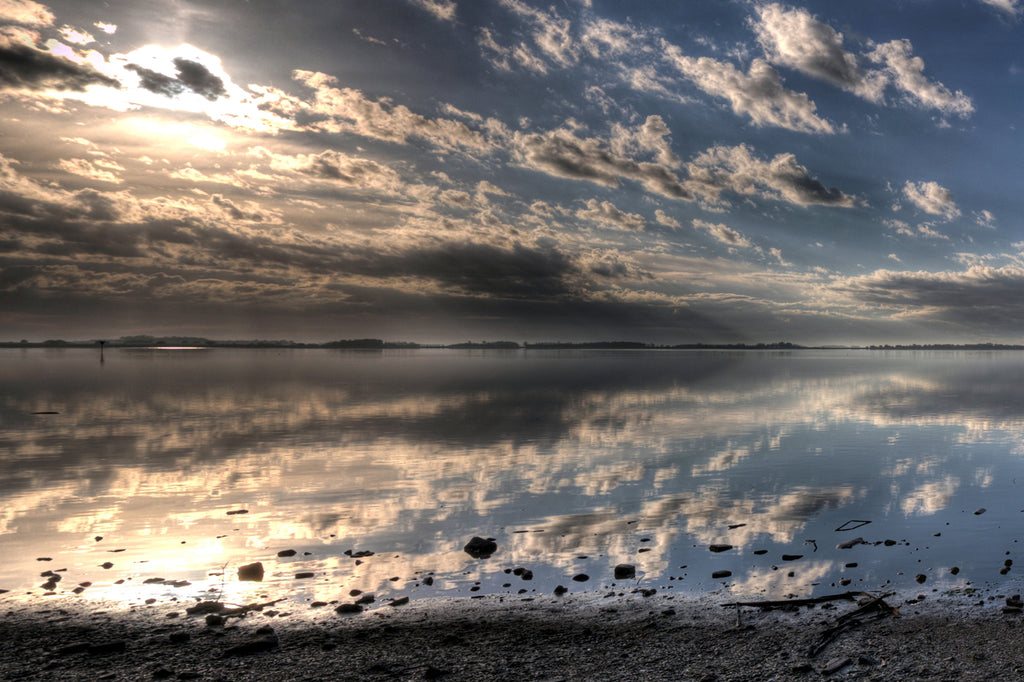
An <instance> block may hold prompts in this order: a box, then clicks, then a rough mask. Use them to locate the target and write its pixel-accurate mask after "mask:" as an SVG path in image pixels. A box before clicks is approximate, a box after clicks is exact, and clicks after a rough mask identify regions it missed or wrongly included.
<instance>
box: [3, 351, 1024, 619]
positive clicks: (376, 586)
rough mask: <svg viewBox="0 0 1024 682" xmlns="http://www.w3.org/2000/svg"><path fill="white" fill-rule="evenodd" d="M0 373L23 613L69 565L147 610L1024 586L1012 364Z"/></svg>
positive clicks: (375, 359)
mask: <svg viewBox="0 0 1024 682" xmlns="http://www.w3.org/2000/svg"><path fill="white" fill-rule="evenodd" d="M0 386H2V388H3V391H2V395H0V509H2V512H0V552H2V555H3V557H4V560H3V561H2V562H0V588H2V589H6V590H9V592H8V593H6V594H4V595H2V596H0V599H17V598H23V597H26V596H28V595H30V594H31V595H34V596H38V595H41V594H42V593H43V592H44V591H46V590H45V588H42V587H40V583H42V582H43V580H44V579H43V578H41V577H40V573H41V572H44V571H47V570H54V571H57V570H59V569H67V570H66V571H61V575H63V576H65V579H64V580H62V581H61V582H59V583H58V585H57V588H56V589H54V590H52V591H54V592H57V593H58V594H61V593H68V592H70V591H71V589H72V588H73V587H75V586H77V585H79V584H80V583H83V582H88V583H91V584H90V585H88V586H87V588H86V589H84V590H80V595H79V596H77V597H76V598H80V599H88V598H89V597H91V596H97V597H103V598H106V599H116V600H121V601H124V602H126V603H127V602H135V601H139V600H143V599H146V598H156V597H161V596H167V595H174V596H178V597H180V598H183V599H184V598H193V597H196V596H198V595H203V594H208V593H209V591H213V592H216V593H217V594H218V595H222V596H224V598H226V599H229V600H231V601H235V602H238V603H248V602H249V601H252V600H253V599H257V598H266V599H271V598H276V597H279V596H284V595H287V596H289V598H290V599H293V600H298V601H300V602H301V601H309V602H313V601H325V602H331V601H338V600H344V599H350V597H349V596H348V595H349V592H350V591H351V590H361V591H363V592H371V593H375V594H376V595H378V597H379V598H385V597H398V596H409V597H411V598H412V599H418V598H423V597H435V596H476V595H482V594H509V595H522V596H523V597H529V596H530V595H532V594H540V593H543V594H549V593H551V592H552V590H553V589H554V588H555V587H556V586H558V585H563V586H566V587H568V588H569V590H570V591H583V590H607V589H618V590H623V589H635V588H637V587H639V588H645V589H649V588H655V589H658V590H659V591H672V592H675V593H684V594H694V593H700V594H704V593H708V592H721V593H727V594H729V595H736V596H737V597H739V596H750V597H759V598H769V599H780V598H785V597H787V596H799V597H807V596H817V595H820V594H825V593H830V592H835V591H838V590H842V589H858V590H903V591H908V592H911V591H920V592H929V591H931V590H951V589H956V590H963V589H965V588H969V587H971V586H979V587H980V586H986V587H990V586H996V587H998V586H1001V585H1004V584H1005V585H1006V586H1007V589H1012V584H1013V583H1015V582H1016V577H1015V571H1016V572H1019V571H1021V570H1024V563H1022V564H1021V565H1020V567H1017V566H1012V567H1009V570H1004V569H1006V568H1007V566H1006V561H1007V560H1008V559H1009V560H1010V561H1011V563H1012V561H1013V560H1015V559H1018V558H1021V545H1020V543H1019V542H1018V541H1019V540H1020V539H1021V537H1022V535H1024V534H1022V533H1021V529H1022V527H1024V523H1022V522H1024V514H1022V511H1024V499H1022V495H1021V488H1020V485H1024V457H1022V454H1024V353H1021V352H1016V351H998V352H974V351H971V352H967V351H927V352H910V351H867V350H795V351H710V350H706V351H673V350H658V351H653V350H642V351H534V350H528V351H524V350H515V351H493V350H488V351H481V350H462V351H459V350H451V349H437V350H429V349H421V350H385V351H342V350H323V349H317V350H288V349H285V350H281V349H262V350H231V349H214V350H202V349H107V350H106V352H105V356H104V357H103V361H102V362H101V361H100V354H99V352H98V351H93V350H85V349H64V350H54V349H25V350H22V349H3V350H0ZM1018 481H1019V482H1020V483H1019V484H1018ZM982 509H984V512H983V513H975V512H980V511H981V510H982ZM865 521H867V522H870V523H861V522H865ZM853 526H858V527H855V528H852V529H851V530H845V528H848V527H853ZM473 536H483V537H492V538H494V539H495V541H496V542H497V545H498V551H497V552H496V553H494V554H493V555H492V556H491V557H489V558H486V559H476V558H473V557H471V556H470V555H469V554H467V553H465V552H463V551H462V547H463V545H464V544H465V543H466V542H467V541H468V540H469V539H470V538H471V537H473ZM855 538H861V539H863V541H864V542H863V543H857V544H855V546H853V547H851V548H848V549H840V548H838V547H837V545H839V544H840V543H844V542H848V541H851V540H854V539H855ZM885 540H890V541H895V542H890V543H888V544H885V543H884V541H885ZM713 544H715V545H731V546H732V548H731V549H729V550H726V551H722V552H711V551H709V549H708V548H709V546H710V545H713ZM286 550H294V552H295V553H294V555H292V556H278V553H279V552H282V551H286ZM370 553H372V554H370ZM357 554H363V556H354V555H357ZM784 557H785V558H784ZM794 557H798V558H794ZM39 559H49V561H39ZM255 561H259V562H262V563H263V564H264V566H265V569H266V575H265V577H264V580H263V581H262V582H259V583H254V582H240V581H238V580H237V579H236V576H237V568H238V567H239V566H241V565H244V564H247V563H251V562H255ZM107 564H109V567H107V568H104V567H103V566H104V565H107ZM618 564H632V565H634V566H635V567H636V578H634V579H632V580H628V581H624V580H616V579H615V578H614V575H613V570H614V567H615V566H616V565H618ZM851 564H855V565H851ZM519 567H524V568H527V569H529V571H530V573H532V579H530V580H524V579H523V576H522V575H516V574H515V573H512V572H511V571H512V570H513V569H516V568H519ZM954 567H955V568H956V569H957V571H956V572H955V574H954V573H952V572H951V569H953V568H954ZM718 571H728V572H730V573H731V575H729V576H727V577H725V578H718V579H714V578H712V575H713V574H714V573H715V572H718ZM305 573H312V574H313V577H311V578H296V575H297V574H305ZM520 573H521V572H520ZM583 575H586V576H587V577H588V578H589V579H588V580H586V581H574V580H573V577H574V576H583ZM919 576H920V577H919ZM427 577H429V578H431V580H427V581H425V578H427ZM922 578H923V582H922V580H921V579H922ZM159 579H163V580H164V581H166V582H163V583H161V582H160V580H159ZM147 580H148V581H149V583H148V584H147V583H146V581H147ZM172 581H184V582H188V583H189V584H188V585H185V584H183V582H178V583H176V585H177V586H175V585H172V584H169V583H170V582H172ZM427 583H432V584H427ZM613 585H614V587H612V586H613ZM51 587H52V586H51ZM1018 591H1019V590H1018Z"/></svg>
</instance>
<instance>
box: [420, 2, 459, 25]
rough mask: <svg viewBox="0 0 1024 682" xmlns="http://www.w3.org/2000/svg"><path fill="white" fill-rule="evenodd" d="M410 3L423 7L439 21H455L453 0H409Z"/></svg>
mask: <svg viewBox="0 0 1024 682" xmlns="http://www.w3.org/2000/svg"><path fill="white" fill-rule="evenodd" d="M411 2H412V4H414V5H416V6H418V7H421V8H423V9H425V10H426V11H427V12H430V13H431V14H433V15H434V16H435V17H436V18H438V19H440V20H441V21H455V10H456V9H457V7H456V5H455V0H411Z"/></svg>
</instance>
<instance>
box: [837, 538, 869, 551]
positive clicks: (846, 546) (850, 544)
mask: <svg viewBox="0 0 1024 682" xmlns="http://www.w3.org/2000/svg"><path fill="white" fill-rule="evenodd" d="M863 544H864V538H854V539H852V540H847V541H846V542H840V543H839V544H838V545H836V549H852V548H854V547H856V546H857V545H863Z"/></svg>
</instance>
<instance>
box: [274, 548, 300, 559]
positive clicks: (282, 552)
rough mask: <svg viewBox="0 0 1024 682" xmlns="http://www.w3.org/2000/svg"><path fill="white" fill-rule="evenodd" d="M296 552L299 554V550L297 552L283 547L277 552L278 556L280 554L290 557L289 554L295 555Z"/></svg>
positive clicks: (280, 555)
mask: <svg viewBox="0 0 1024 682" xmlns="http://www.w3.org/2000/svg"><path fill="white" fill-rule="evenodd" d="M296 554H298V552H296V551H295V550H294V549H282V550H281V551H280V552H278V553H277V556H279V557H289V556H295V555H296Z"/></svg>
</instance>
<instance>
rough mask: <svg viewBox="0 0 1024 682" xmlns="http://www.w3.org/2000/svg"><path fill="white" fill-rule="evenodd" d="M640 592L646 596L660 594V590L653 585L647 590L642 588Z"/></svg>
mask: <svg viewBox="0 0 1024 682" xmlns="http://www.w3.org/2000/svg"><path fill="white" fill-rule="evenodd" d="M640 594H641V596H644V597H653V596H654V595H656V594H658V591H657V590H656V589H654V588H653V587H651V588H649V589H646V590H640Z"/></svg>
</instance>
